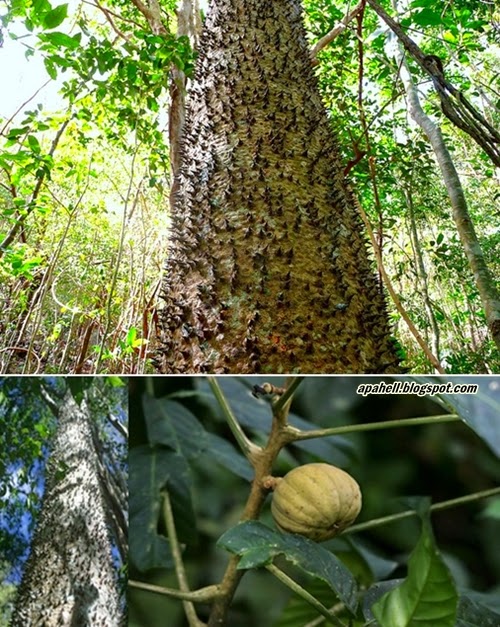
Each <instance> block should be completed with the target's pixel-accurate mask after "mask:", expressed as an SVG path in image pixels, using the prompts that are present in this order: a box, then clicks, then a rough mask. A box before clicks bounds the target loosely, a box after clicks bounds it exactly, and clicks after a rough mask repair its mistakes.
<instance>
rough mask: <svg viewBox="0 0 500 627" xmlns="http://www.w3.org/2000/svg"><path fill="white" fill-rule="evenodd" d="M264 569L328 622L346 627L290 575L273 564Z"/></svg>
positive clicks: (338, 626) (339, 626)
mask: <svg viewBox="0 0 500 627" xmlns="http://www.w3.org/2000/svg"><path fill="white" fill-rule="evenodd" d="M266 569H267V570H268V571H269V572H270V573H272V574H273V575H274V576H275V577H276V579H279V580H280V581H281V582H282V583H284V584H285V586H287V587H288V588H290V590H292V591H293V592H295V594H298V595H299V596H300V597H302V598H303V599H304V600H305V601H307V602H308V603H310V604H311V605H312V606H313V607H314V609H316V610H317V611H318V612H319V613H320V614H322V615H323V616H324V617H325V618H326V620H327V621H328V622H329V623H332V625H336V626H337V627H347V626H346V624H345V623H343V622H342V621H341V620H340V619H338V618H337V617H336V616H334V615H333V614H332V613H331V612H330V611H329V610H328V608H326V607H325V606H324V605H323V604H322V603H320V602H319V601H318V599H316V598H315V597H313V595H312V594H310V593H309V592H307V590H305V589H304V588H303V587H302V586H301V585H299V584H298V583H297V582H296V581H294V580H293V579H292V578H291V577H289V576H288V575H287V574H286V573H284V572H283V571H282V570H280V569H279V568H278V567H277V566H275V565H274V564H268V565H267V566H266Z"/></svg>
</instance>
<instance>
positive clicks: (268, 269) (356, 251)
mask: <svg viewBox="0 0 500 627" xmlns="http://www.w3.org/2000/svg"><path fill="white" fill-rule="evenodd" d="M176 190H177V191H176V198H175V203H174V208H173V215H172V226H171V235H170V246H169V255H168V260H167V263H166V272H165V277H164V282H163V290H162V298H163V299H164V300H165V306H164V310H163V314H162V331H163V337H162V340H163V346H162V349H161V352H162V355H161V357H160V364H159V368H160V370H161V371H162V372H165V373H187V372H215V373H222V372H234V373H252V372H294V371H295V372H317V373H320V372H343V373H359V372H379V373H382V372H397V371H398V359H397V357H396V354H395V349H394V346H393V343H392V342H391V339H390V332H389V325H388V321H387V315H386V311H385V305H384V298H383V294H382V290H381V286H380V284H379V283H378V281H377V279H376V277H375V275H374V273H373V269H372V263H371V260H370V258H369V256H368V254H367V250H366V244H365V239H364V236H363V234H362V227H361V222H360V219H359V215H358V212H357V209H356V206H355V203H354V202H353V197H352V195H351V192H350V190H349V189H348V186H347V184H346V182H345V180H344V177H343V167H342V165H341V163H340V160H339V156H338V151H337V145H336V142H335V140H334V138H333V134H332V131H331V128H330V124H329V121H328V118H327V116H326V112H325V110H324V107H323V104H322V102H321V98H320V96H319V92H318V90H317V83H316V79H315V76H314V74H313V70H312V68H311V61H310V57H309V50H308V46H307V43H306V38H305V31H304V28H303V24H302V15H301V9H300V2H299V1H298V0H274V1H273V2H269V0H213V2H212V4H211V10H210V12H209V15H208V17H207V21H206V24H205V28H204V31H203V33H202V37H201V43H200V50H199V57H198V61H197V66H196V73H195V80H194V81H193V85H192V88H191V91H190V95H189V97H188V105H187V115H186V122H185V127H184V132H183V141H182V146H181V167H180V172H179V176H178V178H177V181H176Z"/></svg>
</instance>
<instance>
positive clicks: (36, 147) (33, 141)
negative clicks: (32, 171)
mask: <svg viewBox="0 0 500 627" xmlns="http://www.w3.org/2000/svg"><path fill="white" fill-rule="evenodd" d="M28 144H29V146H30V148H31V150H32V151H33V152H36V153H37V154H38V153H40V150H41V149H40V142H39V141H38V139H37V138H36V137H35V136H34V135H28Z"/></svg>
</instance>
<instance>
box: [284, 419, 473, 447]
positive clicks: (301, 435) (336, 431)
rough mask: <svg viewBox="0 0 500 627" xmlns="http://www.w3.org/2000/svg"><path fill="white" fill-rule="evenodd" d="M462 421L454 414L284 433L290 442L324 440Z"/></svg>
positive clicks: (289, 430)
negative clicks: (355, 434)
mask: <svg viewBox="0 0 500 627" xmlns="http://www.w3.org/2000/svg"><path fill="white" fill-rule="evenodd" d="M461 420H462V419H461V418H460V416H457V415H456V414H441V415H439V416H422V417H418V418H402V419H400V420H381V421H380V422H364V423H361V424H355V425H344V426H342V427H331V428H330V429H313V430H312V431H301V430H300V429H297V428H296V427H292V426H287V428H286V432H287V434H288V435H289V436H290V440H291V441H292V442H293V441H296V440H312V439H313V438H324V437H326V436H331V435H341V434H344V433H354V432H356V431H374V430H376V429H393V428H395V427H414V426H417V425H428V424H435V423H436V424H437V423H440V424H442V423H444V422H459V421H461Z"/></svg>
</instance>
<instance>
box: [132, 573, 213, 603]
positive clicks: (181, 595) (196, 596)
mask: <svg viewBox="0 0 500 627" xmlns="http://www.w3.org/2000/svg"><path fill="white" fill-rule="evenodd" d="M128 583H129V586H131V587H132V588H138V589H139V590H147V591H148V592H154V593H155V594H163V595H165V596H167V597H172V598H173V599H183V600H184V601H191V602H192V603H207V602H209V601H213V600H214V599H215V598H217V597H218V596H220V590H219V586H216V585H213V586H206V587H205V588H199V589H198V590H191V591H188V592H184V591H183V590H175V589H174V588H164V587H163V586H155V585H154V584H152V583H144V582H143V581H135V580H134V579H132V580H130V581H129V582H128Z"/></svg>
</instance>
